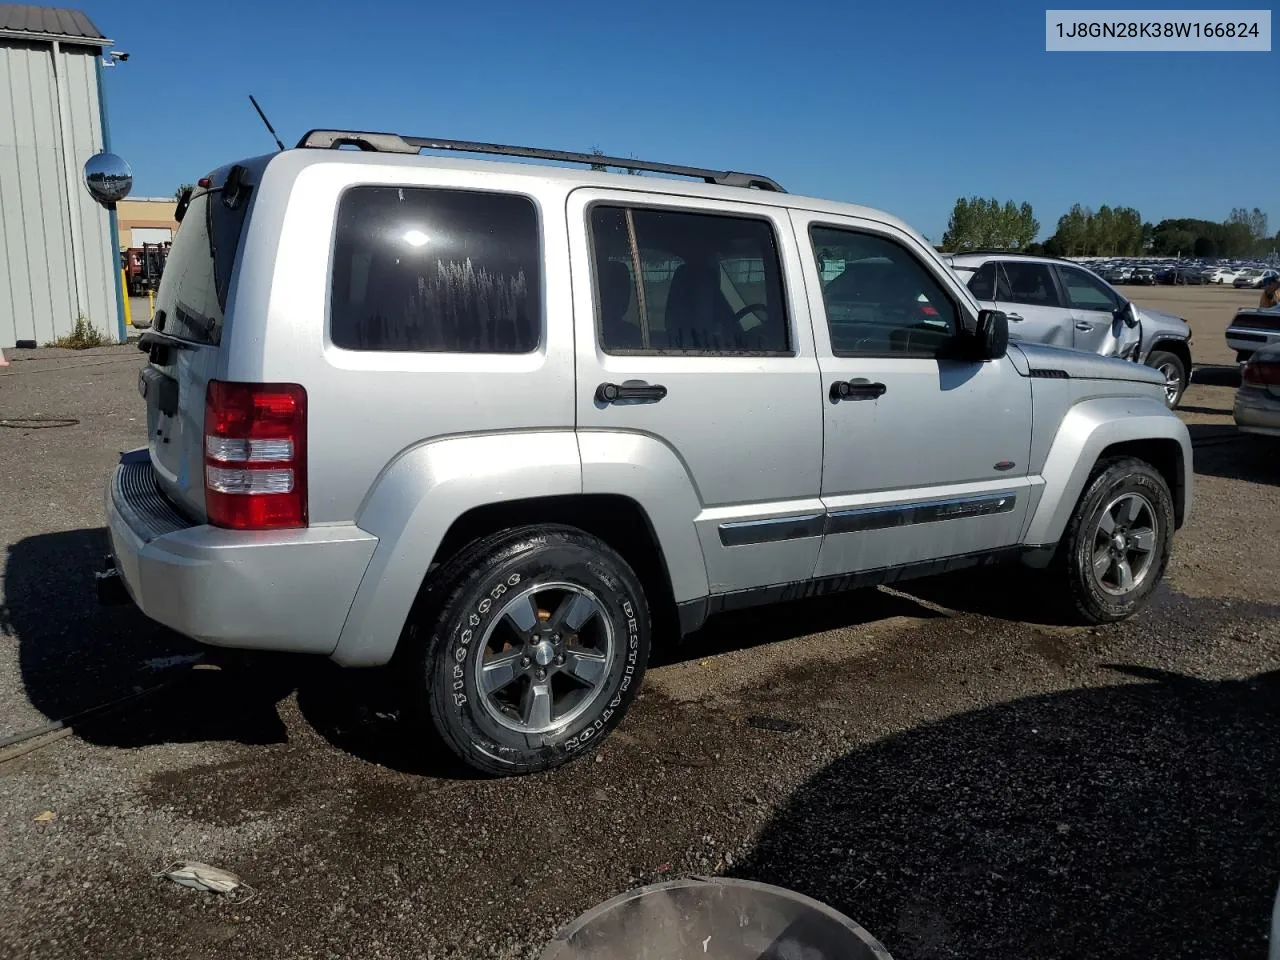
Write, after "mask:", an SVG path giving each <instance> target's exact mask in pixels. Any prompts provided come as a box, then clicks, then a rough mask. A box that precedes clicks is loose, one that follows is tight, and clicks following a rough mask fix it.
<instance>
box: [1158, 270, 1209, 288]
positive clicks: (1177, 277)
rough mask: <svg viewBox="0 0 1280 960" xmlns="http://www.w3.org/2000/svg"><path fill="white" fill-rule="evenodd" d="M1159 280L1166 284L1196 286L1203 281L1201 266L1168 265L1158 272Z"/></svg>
mask: <svg viewBox="0 0 1280 960" xmlns="http://www.w3.org/2000/svg"><path fill="white" fill-rule="evenodd" d="M1159 282H1160V283H1163V284H1168V285H1190V286H1198V285H1201V284H1203V283H1205V278H1204V270H1203V268H1201V267H1169V268H1168V269H1167V270H1163V271H1161V273H1160V274H1159Z"/></svg>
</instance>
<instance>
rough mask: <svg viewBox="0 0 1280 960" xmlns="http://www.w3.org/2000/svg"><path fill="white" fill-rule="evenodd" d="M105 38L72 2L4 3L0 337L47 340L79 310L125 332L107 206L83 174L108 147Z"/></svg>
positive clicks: (70, 324)
mask: <svg viewBox="0 0 1280 960" xmlns="http://www.w3.org/2000/svg"><path fill="white" fill-rule="evenodd" d="M110 43H111V41H110V40H108V39H106V38H105V37H104V36H103V35H102V33H101V32H100V31H99V30H98V28H97V27H95V26H94V25H93V23H92V22H91V21H90V20H89V18H88V17H86V16H85V15H84V14H83V13H80V12H79V11H77V10H61V9H55V8H52V7H34V6H28V5H25V4H0V347H12V346H14V345H15V343H16V342H18V341H30V340H33V341H35V342H36V344H38V345H41V346H43V345H44V344H46V343H48V342H49V341H51V340H53V339H55V338H56V337H59V336H62V335H64V334H67V333H70V332H71V330H72V329H73V328H74V326H75V323H76V319H77V318H79V317H84V318H85V319H86V320H88V321H89V322H90V323H91V324H92V325H93V326H94V327H95V328H96V329H97V330H99V331H101V332H102V333H104V334H105V335H106V336H107V337H109V338H112V339H115V338H122V337H123V333H124V323H123V315H124V314H123V310H122V305H121V303H120V296H119V280H120V270H119V268H120V259H119V256H120V255H119V252H118V250H117V246H116V242H117V241H116V230H115V225H114V223H113V222H112V220H113V215H112V214H110V213H108V212H107V211H106V210H104V209H102V207H100V206H98V204H97V203H95V202H94V201H93V198H92V197H90V196H89V194H88V193H87V192H86V191H85V189H84V186H83V184H82V182H81V170H82V168H83V166H84V162H85V161H86V160H87V159H89V157H90V156H92V155H93V154H95V153H97V152H99V151H101V150H104V149H110V142H109V134H108V131H107V122H106V110H105V106H104V103H103V99H102V66H101V59H102V56H101V55H102V49H103V48H104V47H107V46H109V45H110Z"/></svg>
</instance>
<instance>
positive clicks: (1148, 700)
mask: <svg viewBox="0 0 1280 960" xmlns="http://www.w3.org/2000/svg"><path fill="white" fill-rule="evenodd" d="M1218 335H1219V336H1220V333H1219V334H1218ZM11 359H13V360H14V361H15V362H14V363H13V364H12V365H11V366H10V367H9V368H8V370H6V371H4V372H0V423H4V424H6V426H4V427H0V505H2V509H0V538H2V539H3V542H4V543H5V545H6V555H5V558H4V563H3V567H2V569H0V576H2V577H3V579H2V580H0V590H2V591H3V594H2V596H3V603H4V606H3V616H2V619H0V622H2V623H3V636H0V742H2V741H3V740H4V739H5V738H7V737H11V736H12V735H15V734H22V733H24V732H29V731H34V730H39V729H43V728H46V727H47V726H48V725H50V724H51V723H54V722H56V721H58V720H61V719H63V718H68V717H70V718H72V722H71V725H72V728H73V733H72V734H71V735H70V736H65V737H63V738H62V739H58V740H56V742H51V743H49V744H48V745H46V746H44V747H43V748H42V749H38V750H35V751H33V752H30V753H28V754H26V755H24V756H21V757H18V758H16V759H9V760H3V759H0V816H3V825H4V829H3V830H2V831H0V955H3V956H5V957H13V958H15V960H16V958H28V957H30V958H36V957H39V958H45V957H49V958H53V957H57V958H72V957H94V958H114V957H122V958H123V957H128V958H136V957H164V958H180V957H193V958H194V957H209V956H236V957H241V958H257V957H262V958H271V960H285V958H290V960H291V958H329V957H333V958H338V957H341V958H348V957H387V958H408V957H414V958H420V957H437V958H439V957H502V958H516V957H534V956H536V955H537V953H538V951H539V950H540V949H541V946H542V944H543V943H545V941H546V940H547V939H548V938H549V937H550V936H551V935H552V933H553V932H554V931H555V930H556V929H557V928H558V927H559V926H560V925H561V924H563V923H565V922H567V921H568V920H570V919H572V918H573V917H574V916H576V915H577V914H579V913H581V912H582V911H584V910H586V909H588V908H589V907H591V906H592V905H594V904H596V903H598V902H600V901H602V900H604V899H607V898H608V897H610V896H613V895H614V894H617V893H619V892H621V891H623V890H626V889H628V888H631V887H633V886H636V885H640V884H643V883H649V882H653V881H657V880H662V879H668V878H671V877H675V876H681V875H686V874H689V873H722V874H726V875H730V876H741V877H749V878H753V879H758V880H764V881H767V882H771V883H778V884H782V885H783V886H787V887H790V888H792V889H796V890H799V891H801V892H803V893H806V894H809V895H810V896H814V897H817V898H818V899H820V900H822V901H824V902H826V903H829V904H831V905H832V906H834V907H836V908H837V909H839V910H841V911H843V912H845V913H846V914H848V915H849V916H851V917H853V918H854V919H855V920H857V921H858V922H859V923H861V924H863V925H864V926H865V927H867V928H868V929H869V930H870V931H871V932H872V933H873V934H874V935H875V936H877V937H878V938H879V939H880V940H882V941H883V942H884V943H885V945H886V946H887V947H888V948H889V950H890V951H891V952H892V953H893V956H894V957H895V958H898V960H924V958H944V957H947V958H950V957H955V958H973V957H979V956H1009V957H1037V958H1057V957H1062V958H1067V957H1071V958H1075V957H1080V956H1089V957H1126V958H1130V957H1135V956H1144V957H1155V956H1159V957H1162V958H1166V957H1167V958H1174V957H1186V958H1192V957H1194V958H1207V957H1224V958H1225V957H1247V956H1261V955H1262V954H1263V953H1264V944H1265V939H1264V938H1265V934H1266V920H1267V915H1268V911H1269V909H1270V905H1271V902H1272V898H1273V897H1274V895H1275V891H1276V887H1277V884H1280V584H1278V582H1277V572H1278V571H1280V537H1278V536H1277V534H1278V533H1280V487H1278V486H1277V484H1278V483H1280V444H1269V443H1265V442H1260V441H1255V440H1253V439H1246V438H1242V437H1240V436H1239V435H1238V434H1237V433H1236V432H1235V430H1234V427H1233V426H1232V425H1231V422H1230V417H1229V411H1230V403H1231V396H1232V388H1233V380H1232V377H1233V372H1232V371H1231V369H1230V368H1229V367H1226V366H1223V367H1216V368H1215V367H1208V368H1204V369H1203V370H1201V371H1199V372H1198V373H1197V380H1198V381H1199V382H1197V383H1195V384H1194V385H1193V386H1192V388H1191V390H1190V391H1189V392H1188V395H1187V398H1186V401H1185V406H1186V410H1185V411H1184V416H1185V417H1186V419H1187V420H1188V421H1189V422H1190V423H1191V426H1192V431H1193V434H1194V436H1195V440H1196V443H1197V454H1196V456H1197V461H1196V466H1197V474H1198V475H1197V489H1196V494H1197V501H1196V504H1195V508H1194V512H1193V518H1192V521H1191V523H1190V524H1189V525H1188V526H1187V527H1186V528H1185V529H1184V530H1183V531H1182V532H1181V533H1180V534H1179V536H1178V538H1177V541H1176V542H1175V547H1174V558H1173V561H1172V564H1171V567H1170V571H1169V576H1168V579H1167V583H1166V585H1165V586H1164V587H1162V588H1161V590H1160V592H1159V594H1158V596H1157V598H1156V601H1155V602H1154V603H1153V605H1152V606H1151V607H1150V608H1149V609H1148V610H1147V611H1146V612H1145V613H1143V614H1142V615H1141V616H1139V617H1137V618H1135V619H1134V620H1132V621H1130V622H1128V623H1125V624H1120V625H1117V626H1113V627H1107V628H1101V629H1082V628H1070V627H1063V626H1061V625H1058V624H1056V623H1054V622H1052V621H1051V620H1050V618H1048V617H1047V616H1046V615H1045V614H1044V613H1043V605H1042V604H1041V603H1040V602H1039V598H1038V596H1037V594H1036V591H1035V589H1034V588H1033V587H1031V586H1029V582H1028V581H1026V580H1024V579H1021V578H1017V577H1010V576H1008V575H1005V574H996V575H992V574H990V573H984V574H978V573H972V574H967V575H963V576H960V577H951V578H946V579H942V580H936V581H920V582H916V583H912V584H907V585H905V586H904V589H903V590H902V591H888V590H868V591H862V592H858V593H853V594H850V595H847V596H844V597H835V598H827V599H823V600H819V601H813V602H805V603H797V604H789V605H786V606H780V607H776V608H771V609H769V610H765V611H753V612H752V613H750V614H748V615H741V616H732V617H725V618H722V619H720V620H717V621H713V623H712V624H711V625H710V626H709V627H708V628H707V629H706V630H704V631H703V632H702V633H701V634H699V635H698V636H696V637H693V638H690V640H689V641H687V642H686V643H685V644H682V645H679V646H671V645H669V646H666V647H664V648H662V649H660V650H659V651H658V653H657V654H656V659H657V663H656V664H655V666H654V667H653V668H652V669H651V671H650V673H649V675H648V676H647V678H646V680H645V687H644V691H643V692H642V695H641V697H640V699H639V700H638V701H637V702H636V704H635V706H634V707H633V709H632V711H631V713H630V715H629V716H628V718H627V719H626V720H625V721H624V723H623V724H622V726H621V727H620V728H619V730H618V731H617V732H616V733H615V734H614V735H613V736H611V737H610V738H609V739H608V740H607V741H606V742H605V743H604V745H603V747H602V749H601V752H600V753H599V755H598V756H597V757H596V758H594V759H591V760H588V761H586V762H582V763H576V764H571V765H570V766H568V767H565V768H563V769H561V770H559V771H556V772H553V773H551V774H547V775H543V776H535V777H526V778H520V779H512V780H504V781H483V780H475V779H471V778H469V777H468V776H466V775H465V774H463V773H462V772H461V771H459V770H458V769H457V767H456V766H455V765H454V764H452V763H450V762H449V761H448V760H447V758H446V757H445V756H444V755H443V754H442V753H441V752H440V751H438V750H436V749H435V748H434V747H433V746H432V745H431V744H430V743H429V742H425V741H423V740H421V739H419V738H417V737H416V736H415V735H414V734H413V733H412V732H410V731H407V730H405V729H404V728H403V727H402V725H401V724H400V721H399V717H398V715H397V714H396V712H395V703H394V700H393V699H392V698H391V697H390V694H389V684H388V682H387V681H388V678H387V677H386V676H385V674H384V673H383V672H382V671H368V672H358V673H352V672H346V673H344V672H342V671H340V670H338V669H337V668H336V667H333V666H332V665H330V664H328V663H327V662H325V661H312V660H304V659H299V658H289V657H254V658H234V659H223V658H214V659H213V660H208V659H206V660H204V661H196V660H194V659H193V658H194V657H196V656H197V655H199V654H200V653H201V651H200V650H199V649H198V648H197V647H196V646H195V645H194V644H192V643H190V642H189V641H186V640H183V639H182V638H179V637H176V636H174V635H173V634H171V633H169V632H167V631H165V630H163V629H162V628H159V627H157V626H155V625H152V624H149V623H148V622H147V621H145V620H144V619H143V618H142V617H141V616H140V615H139V614H138V613H137V612H136V611H134V610H132V609H131V608H119V609H111V610H101V609H99V608H98V607H97V606H96V604H95V602H94V599H93V595H92V590H93V578H92V572H93V570H94V568H95V567H96V565H97V563H98V561H99V559H100V556H101V555H102V553H103V552H104V550H105V539H104V533H103V530H102V507H101V498H102V489H103V481H104V478H105V476H106V474H107V471H108V470H109V468H110V466H111V464H112V463H113V462H114V460H115V457H116V455H117V453H118V452H119V451H120V450H123V449H128V448H130V447H133V446H138V445H141V444H142V443H143V442H144V440H145V436H144V433H145V428H144V425H143V423H142V408H141V403H140V401H139V399H138V397H137V394H136V392H135V386H134V384H135V380H136V376H137V370H138V367H139V366H140V364H141V362H142V357H141V355H140V354H139V353H138V352H137V351H136V349H134V348H132V347H117V348H107V349H103V350H95V351H90V352H87V353H83V354H62V353H61V352H56V353H55V352H54V351H38V352H32V353H23V352H16V353H14V354H13V355H11ZM66 421H70V422H66ZM8 424H16V426H13V425H8ZM157 686H158V687H159V689H158V690H153V689H152V688H154V687H157ZM148 691H150V692H148ZM120 700H123V701H124V702H123V703H121V705H120V706H118V707H117V708H116V709H114V710H111V711H106V712H99V713H89V714H87V715H84V713H83V712H84V711H85V710H87V709H89V708H91V707H94V706H96V705H99V704H103V703H110V702H114V701H120ZM53 736H56V733H54V734H53ZM4 755H5V754H4V748H3V747H0V758H3V757H4ZM48 814H52V815H53V816H52V818H50V817H49V816H48ZM42 815H44V816H43V817H42ZM179 859H195V860H201V861H205V862H208V863H211V864H214V865H216V866H220V867H223V868H226V869H229V870H232V871H234V872H235V873H237V874H238V875H240V876H241V877H242V878H243V879H244V880H245V881H246V882H247V883H248V884H250V885H251V886H252V888H253V889H254V891H256V893H255V895H254V897H253V899H251V900H249V901H248V902H242V900H240V899H238V898H236V897H226V898H222V897H219V896H217V895H215V894H210V893H202V892H198V891H195V890H191V889H187V888H184V887H180V886H177V885H176V884H173V883H170V882H168V881H166V880H163V879H161V878H158V877H157V876H156V874H157V873H158V872H159V871H160V870H162V868H164V867H165V866H166V865H167V864H169V863H171V862H173V861H175V860H179Z"/></svg>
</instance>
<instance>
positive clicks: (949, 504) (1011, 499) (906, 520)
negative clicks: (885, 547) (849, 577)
mask: <svg viewBox="0 0 1280 960" xmlns="http://www.w3.org/2000/svg"><path fill="white" fill-rule="evenodd" d="M1017 502H1018V495H1017V493H1015V492H1013V491H1011V490H1006V491H1004V492H1002V493H992V494H984V495H982V496H976V497H954V498H951V499H947V500H925V501H921V502H917V503H898V504H893V505H891V506H886V507H860V508H858V509H855V510H841V511H839V512H837V513H832V514H829V515H828V517H827V533H828V534H837V533H859V532H861V531H864V530H884V529H886V528H888V527H906V526H911V525H913V524H917V523H939V522H941V521H943V520H962V519H968V518H969V517H986V516H991V515H993V514H997V513H1009V512H1010V511H1011V510H1013V508H1014V506H1015V505H1016V504H1017Z"/></svg>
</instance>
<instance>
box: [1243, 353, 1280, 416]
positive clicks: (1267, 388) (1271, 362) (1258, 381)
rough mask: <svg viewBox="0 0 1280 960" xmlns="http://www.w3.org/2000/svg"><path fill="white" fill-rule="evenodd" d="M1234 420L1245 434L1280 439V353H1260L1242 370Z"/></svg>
mask: <svg viewBox="0 0 1280 960" xmlns="http://www.w3.org/2000/svg"><path fill="white" fill-rule="evenodd" d="M1235 419H1236V426H1237V427H1239V428H1240V429H1241V430H1243V431H1244V432H1245V433H1259V434H1263V435H1264V436H1269V437H1280V350H1260V351H1259V352H1257V353H1255V354H1254V355H1253V356H1252V357H1250V359H1249V362H1248V363H1246V364H1245V365H1244V366H1243V367H1242V368H1241V370H1240V389H1238V390H1237V391H1236V405H1235Z"/></svg>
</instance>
